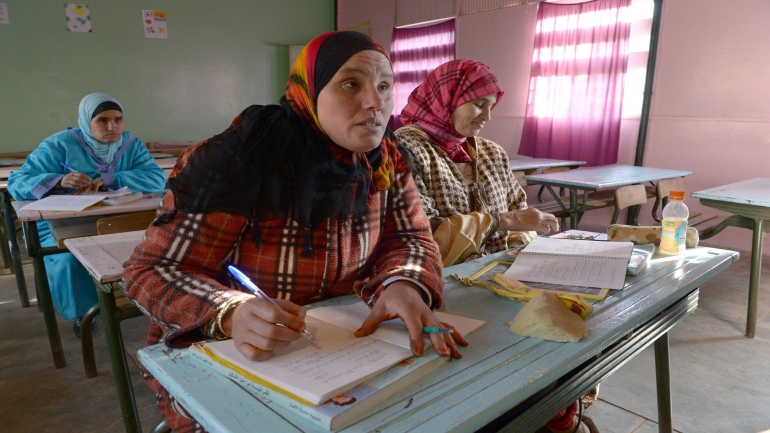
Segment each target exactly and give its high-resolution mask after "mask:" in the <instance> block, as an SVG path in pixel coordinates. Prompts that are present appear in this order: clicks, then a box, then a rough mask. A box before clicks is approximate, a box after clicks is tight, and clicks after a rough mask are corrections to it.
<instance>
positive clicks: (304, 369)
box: [195, 302, 486, 406]
mask: <svg viewBox="0 0 770 433" xmlns="http://www.w3.org/2000/svg"><path fill="white" fill-rule="evenodd" d="M369 312H370V310H369V308H368V307H367V306H366V305H365V304H364V303H363V302H358V303H355V304H351V305H345V306H331V307H322V308H316V309H312V310H310V311H308V313H307V316H306V318H305V323H306V325H307V330H308V331H309V332H310V333H311V334H313V336H315V338H316V340H317V341H318V343H313V342H310V341H308V340H305V339H300V340H297V341H295V342H293V343H292V344H291V345H290V346H289V347H288V348H286V349H283V350H276V351H275V352H274V355H273V357H272V358H270V359H268V360H265V361H260V362H255V361H249V360H248V359H246V358H245V357H244V356H243V355H241V353H240V352H239V351H238V349H237V348H236V347H235V344H234V342H233V340H224V341H212V342H206V343H202V344H200V345H198V346H196V347H195V349H196V350H197V351H198V352H200V353H204V354H205V355H207V356H208V357H209V358H211V360H213V361H215V362H217V363H219V364H221V365H223V366H225V367H228V368H230V369H232V370H233V371H235V372H237V373H239V374H241V375H242V376H244V377H246V378H248V379H251V380H252V381H254V382H255V383H256V384H258V385H259V386H262V387H265V388H267V389H269V390H272V391H273V392H275V393H278V394H281V395H283V396H285V397H288V398H290V399H292V400H294V401H296V402H299V403H301V404H303V405H308V406H316V405H319V404H322V403H324V402H326V401H327V400H329V399H331V398H332V397H337V396H339V395H340V394H343V393H344V392H345V391H348V390H350V389H351V388H353V387H355V386H356V385H359V384H361V383H363V382H365V381H366V380H367V379H370V378H372V377H374V376H376V375H377V374H379V373H382V372H383V371H385V370H387V369H388V368H390V367H392V366H394V365H396V364H398V363H399V362H401V361H403V360H405V359H407V358H410V357H412V350H411V348H410V343H409V334H408V332H407V330H406V328H405V327H404V326H403V322H401V321H400V320H392V321H388V322H384V323H383V325H381V326H380V328H379V329H378V330H377V331H376V332H375V333H374V334H372V335H371V336H368V337H362V338H358V337H355V336H354V335H353V332H355V331H356V330H357V329H358V328H359V327H360V326H361V324H362V323H363V321H364V319H366V317H367V316H368V315H369ZM437 314H438V315H439V320H441V321H444V322H445V323H449V324H451V325H452V326H454V327H455V328H456V329H457V330H458V332H460V333H461V334H463V335H466V334H468V333H470V332H472V331H474V330H476V329H478V328H480V327H482V326H484V325H485V324H486V322H484V321H481V320H475V319H469V318H466V317H461V316H455V315H452V314H446V313H437ZM425 341H426V348H427V347H428V346H429V345H430V343H429V342H428V341H429V340H427V339H426V340H425Z"/></svg>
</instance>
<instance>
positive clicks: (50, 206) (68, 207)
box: [19, 195, 104, 212]
mask: <svg viewBox="0 0 770 433" xmlns="http://www.w3.org/2000/svg"><path fill="white" fill-rule="evenodd" d="M102 200H104V196H102V195H50V196H48V197H46V198H44V199H40V200H37V201H33V202H32V203H30V204H28V205H26V206H24V207H22V208H21V209H19V210H21V211H62V212H65V211H70V212H80V211H82V210H83V209H85V208H87V207H89V206H93V205H95V204H96V203H99V202H100V201H102Z"/></svg>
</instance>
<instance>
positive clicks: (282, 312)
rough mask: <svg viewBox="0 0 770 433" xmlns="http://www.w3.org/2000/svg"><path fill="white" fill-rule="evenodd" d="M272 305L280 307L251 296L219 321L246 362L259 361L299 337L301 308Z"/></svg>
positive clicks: (286, 303)
mask: <svg viewBox="0 0 770 433" xmlns="http://www.w3.org/2000/svg"><path fill="white" fill-rule="evenodd" d="M275 302H276V304H278V307H280V308H278V307H276V306H275V305H273V304H271V303H270V302H268V301H265V300H263V299H260V298H258V297H254V298H252V299H249V300H247V301H245V302H241V303H240V304H238V305H237V306H236V307H235V308H233V309H231V310H230V312H229V313H228V314H227V315H226V316H225V317H224V318H223V320H222V330H223V331H224V332H225V334H227V335H229V336H231V337H233V341H234V342H235V347H237V348H238V351H240V352H241V354H243V356H245V357H246V358H247V359H250V360H252V361H263V360H265V359H268V358H270V357H271V356H273V351H274V350H276V349H282V348H285V347H288V346H289V344H290V343H291V342H292V341H296V340H299V339H300V338H302V334H300V332H302V331H303V330H304V329H305V313H306V311H305V309H304V308H302V307H300V306H299V305H297V304H294V303H293V302H290V301H286V300H282V299H275ZM280 325H283V326H280Z"/></svg>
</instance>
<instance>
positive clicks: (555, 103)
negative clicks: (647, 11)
mask: <svg viewBox="0 0 770 433" xmlns="http://www.w3.org/2000/svg"><path fill="white" fill-rule="evenodd" d="M630 4H631V0H596V1H592V2H587V3H579V4H552V3H540V4H539V9H538V18H537V27H536V30H535V32H536V34H535V48H534V51H533V56H532V69H531V74H530V85H529V95H528V100H527V109H526V115H525V119H524V130H523V133H522V140H521V145H520V147H519V153H520V154H522V155H527V156H533V157H540V158H556V159H571V160H580V161H586V162H587V164H586V165H588V166H595V165H605V164H614V163H616V162H617V158H618V145H619V140H620V120H621V113H622V107H623V91H624V84H625V78H626V70H627V65H628V57H629V56H628V51H629V35H630V27H631V26H630V14H629V6H630Z"/></svg>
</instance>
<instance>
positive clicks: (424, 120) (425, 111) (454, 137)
mask: <svg viewBox="0 0 770 433" xmlns="http://www.w3.org/2000/svg"><path fill="white" fill-rule="evenodd" d="M491 93H497V102H496V103H495V105H497V104H499V103H500V100H501V99H502V97H503V88H502V87H501V86H500V83H499V82H498V81H497V77H495V75H494V74H493V73H492V71H490V70H489V68H488V67H487V66H486V65H485V64H483V63H481V62H477V61H474V60H452V61H451V62H447V63H444V64H443V65H441V66H439V67H437V68H436V69H434V70H433V72H431V73H430V75H428V77H427V78H425V81H423V82H422V84H420V85H419V86H417V88H416V89H414V91H412V94H411V95H409V102H408V103H407V104H406V107H404V110H403V111H401V117H400V119H401V123H403V124H404V126H406V125H410V124H417V125H419V127H420V128H421V129H422V130H423V131H425V133H427V134H428V136H429V137H430V139H431V142H432V143H433V144H434V145H436V146H438V147H440V148H441V150H443V151H444V152H446V154H447V155H449V158H450V159H451V160H452V161H454V162H464V163H467V162H471V158H470V157H469V156H468V153H467V152H466V151H465V149H463V146H462V143H463V142H464V141H465V138H466V137H465V136H463V135H460V133H458V132H457V130H455V127H454V124H453V123H452V112H454V110H455V109H456V108H457V107H459V106H460V105H463V104H465V103H467V102H470V101H472V100H474V99H476V98H480V97H483V96H486V95H489V94H491ZM495 105H493V106H492V108H494V107H495Z"/></svg>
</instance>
